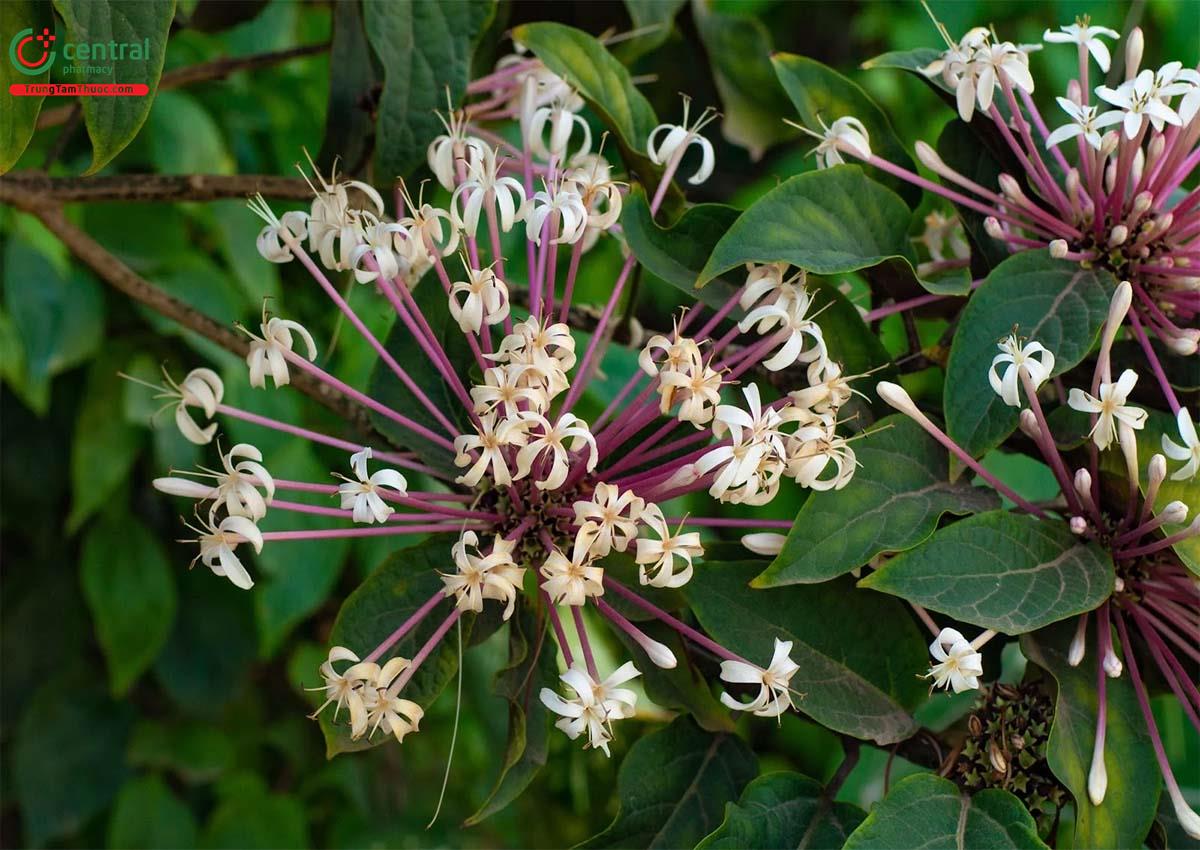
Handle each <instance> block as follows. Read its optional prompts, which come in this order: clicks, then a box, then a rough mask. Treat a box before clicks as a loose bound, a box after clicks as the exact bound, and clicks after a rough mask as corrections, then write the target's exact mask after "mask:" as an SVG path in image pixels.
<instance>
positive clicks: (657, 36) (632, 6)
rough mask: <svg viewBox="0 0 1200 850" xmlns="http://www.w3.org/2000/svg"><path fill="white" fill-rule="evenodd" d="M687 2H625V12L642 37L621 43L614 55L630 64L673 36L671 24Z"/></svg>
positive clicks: (670, 0)
mask: <svg viewBox="0 0 1200 850" xmlns="http://www.w3.org/2000/svg"><path fill="white" fill-rule="evenodd" d="M685 2H687V0H625V11H626V12H628V13H629V19H630V20H631V21H632V22H633V29H634V30H635V31H643V32H642V33H641V34H640V35H638V36H635V37H633V38H630V39H628V40H626V41H623V42H621V43H620V44H619V45H618V46H617V48H616V50H615V51H614V53H615V54H616V55H617V56H618V57H619V58H620V59H621V61H623V62H625V63H630V62H632V61H633V60H635V59H637V58H638V57H639V56H642V55H644V54H646V53H649V52H650V51H651V50H653V49H654V48H656V47H658V46H659V45H660V44H662V43H663V42H664V41H666V40H667V39H668V38H669V37H670V35H671V28H672V27H671V24H672V23H673V22H674V20H675V16H676V15H678V14H679V10H680V9H682V8H683V5H684V3H685Z"/></svg>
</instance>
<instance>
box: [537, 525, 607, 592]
mask: <svg viewBox="0 0 1200 850" xmlns="http://www.w3.org/2000/svg"><path fill="white" fill-rule="evenodd" d="M595 533H596V529H595V527H594V526H591V525H584V527H583V528H581V529H580V530H579V531H578V533H576V535H575V545H574V546H573V547H572V549H571V557H570V558H568V557H567V556H566V555H564V554H563V553H562V552H560V551H559V550H558V548H557V547H556V548H554V549H551V550H550V554H549V555H548V556H547V557H546V560H545V562H544V563H543V564H542V568H541V570H539V572H540V573H541V575H542V578H543V579H544V581H543V582H542V589H543V590H544V591H546V594H547V595H548V596H549V597H550V600H551V601H552V602H553V603H554V604H555V605H575V606H578V605H582V604H584V602H586V601H587V598H588V597H589V596H603V595H604V570H603V568H601V567H597V566H593V565H592V560H593V553H592V540H593V538H594V536H595Z"/></svg>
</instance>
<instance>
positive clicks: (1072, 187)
mask: <svg viewBox="0 0 1200 850" xmlns="http://www.w3.org/2000/svg"><path fill="white" fill-rule="evenodd" d="M1066 186H1067V194H1068V195H1070V196H1071V199H1072V200H1078V195H1079V186H1080V181H1079V169H1078V168H1072V169H1071V170H1070V171H1068V172H1067V180H1066Z"/></svg>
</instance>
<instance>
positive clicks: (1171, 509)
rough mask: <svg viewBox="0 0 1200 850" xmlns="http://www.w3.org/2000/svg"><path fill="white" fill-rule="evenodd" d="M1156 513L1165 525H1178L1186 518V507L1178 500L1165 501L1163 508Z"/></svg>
mask: <svg viewBox="0 0 1200 850" xmlns="http://www.w3.org/2000/svg"><path fill="white" fill-rule="evenodd" d="M1158 515H1159V517H1160V518H1161V519H1162V521H1163V523H1164V524H1166V525H1179V524H1180V523H1181V522H1183V521H1184V520H1186V519H1187V515H1188V507H1187V505H1185V504H1184V503H1183V502H1180V501H1178V500H1176V501H1174V502H1167V504H1166V505H1164V506H1163V509H1162V510H1161V511H1159V512H1158Z"/></svg>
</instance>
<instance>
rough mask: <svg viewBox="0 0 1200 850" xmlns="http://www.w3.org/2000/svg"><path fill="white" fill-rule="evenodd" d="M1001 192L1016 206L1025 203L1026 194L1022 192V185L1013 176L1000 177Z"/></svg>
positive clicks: (1004, 175) (1002, 175)
mask: <svg viewBox="0 0 1200 850" xmlns="http://www.w3.org/2000/svg"><path fill="white" fill-rule="evenodd" d="M1000 191H1001V192H1003V193H1004V197H1006V198H1008V199H1009V200H1010V201H1012V202H1013V203H1014V204H1023V203H1024V202H1025V193H1024V192H1022V191H1021V184H1020V183H1018V182H1017V181H1016V179H1014V178H1013V176H1012V175H1011V174H1001V175H1000Z"/></svg>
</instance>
